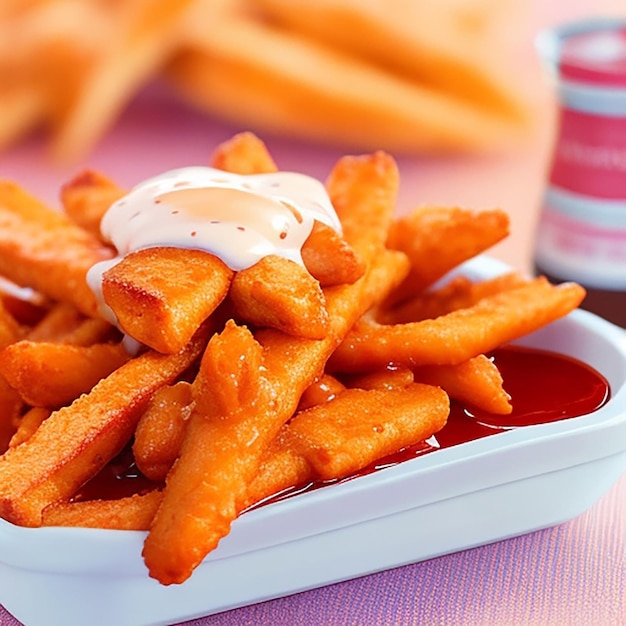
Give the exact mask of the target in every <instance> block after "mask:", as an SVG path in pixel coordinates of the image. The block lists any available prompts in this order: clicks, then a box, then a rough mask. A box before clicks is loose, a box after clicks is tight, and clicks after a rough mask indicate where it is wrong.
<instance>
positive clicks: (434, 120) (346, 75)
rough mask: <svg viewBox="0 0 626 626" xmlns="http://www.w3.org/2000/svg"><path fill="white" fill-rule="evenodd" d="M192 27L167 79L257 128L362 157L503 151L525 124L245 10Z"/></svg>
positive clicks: (204, 104)
mask: <svg viewBox="0 0 626 626" xmlns="http://www.w3.org/2000/svg"><path fill="white" fill-rule="evenodd" d="M205 23H206V20H194V22H193V23H188V24H187V25H186V26H185V28H184V36H185V39H184V40H183V41H182V45H181V48H180V49H179V50H180V51H179V52H178V53H177V54H176V55H174V56H173V57H172V59H171V61H170V62H169V64H168V65H167V66H166V67H165V71H164V74H165V76H166V77H167V78H168V79H169V80H170V82H171V83H172V84H173V85H174V87H175V88H176V89H177V90H178V91H179V92H180V93H181V94H182V95H183V96H184V97H186V98H187V99H188V100H189V101H190V102H191V103H193V104H194V105H196V106H198V107H199V108H202V109H203V110H205V111H208V112H211V113H213V114H216V115H220V116H222V117H223V118H224V119H227V120H230V121H232V122H234V123H237V124H240V125H243V126H245V127H246V128H251V129H254V130H257V131H260V130H263V131H265V132H267V131H269V132H274V133H280V134H285V133H288V134H290V135H291V136H293V137H298V138H301V139H306V140H309V141H314V142H316V143H332V144H335V145H336V144H337V143H341V144H342V145H343V146H344V147H346V146H350V149H353V150H358V151H372V150H375V149H379V148H380V149H385V150H388V151H393V152H394V153H400V152H413V153H414V152H419V151H429V152H439V153H441V152H446V151H464V150H480V149H485V148H491V149H493V148H494V147H496V146H502V145H504V144H510V143H511V141H512V140H516V138H519V136H520V135H521V134H522V132H521V130H522V129H520V128H519V124H511V122H510V120H508V119H503V118H502V117H499V116H496V115H493V112H492V111H486V110H481V109H480V108H479V107H476V106H474V105H473V104H471V103H470V104H468V103H466V102H463V101H461V100H459V99H458V98H456V97H454V96H451V95H450V94H446V93H444V92H442V91H441V90H438V89H435V88H433V87H431V86H428V85H424V84H419V83H417V82H416V81H413V80H410V79H408V78H405V77H403V76H400V75H394V74H392V73H390V72H388V71H386V70H385V69H383V68H379V67H376V66H374V65H373V64H371V63H367V62H366V61H364V60H361V59H358V58H355V57H352V56H350V55H348V54H345V53H343V52H341V51H340V50H337V49H332V48H330V47H328V46H327V45H325V44H324V43H322V42H319V41H315V40H314V39H310V38H306V37H302V36H298V35H297V34H294V33H289V32H287V31H285V30H284V29H279V28H275V27H273V26H272V25H270V24H268V23H267V22H264V21H261V20H258V19H256V18H255V17H254V16H250V17H249V18H248V17H246V16H245V15H242V14H241V13H236V14H234V15H230V16H229V15H226V16H223V17H221V18H220V19H216V20H214V22H213V23H214V28H212V29H210V32H209V31H208V30H207V29H206V28H205V27H204V24H205Z"/></svg>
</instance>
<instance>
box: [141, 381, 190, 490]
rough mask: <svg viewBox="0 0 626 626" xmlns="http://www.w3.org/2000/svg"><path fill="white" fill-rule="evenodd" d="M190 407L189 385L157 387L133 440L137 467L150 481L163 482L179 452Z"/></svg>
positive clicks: (178, 384)
mask: <svg viewBox="0 0 626 626" xmlns="http://www.w3.org/2000/svg"><path fill="white" fill-rule="evenodd" d="M191 408H192V394H191V384H190V383H188V382H186V381H179V382H177V383H176V384H174V385H167V386H165V387H161V389H158V390H157V391H156V392H155V394H154V396H153V397H152V399H151V400H150V403H149V404H148V408H147V409H146V410H145V412H144V413H143V415H142V416H141V419H140V420H139V423H138V424H137V429H136V431H135V437H134V440H133V456H134V458H135V462H136V463H137V467H138V468H139V470H140V471H141V473H142V474H143V475H144V476H146V477H147V478H149V479H150V480H153V481H155V482H162V481H164V480H165V477H166V476H167V473H168V472H169V470H170V468H171V467H172V465H173V464H174V461H175V460H176V458H177V457H178V453H179V452H180V446H181V444H182V441H183V438H184V435H185V429H186V428H187V420H188V419H189V416H190V415H191Z"/></svg>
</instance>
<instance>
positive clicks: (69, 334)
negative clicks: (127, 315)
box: [26, 302, 120, 346]
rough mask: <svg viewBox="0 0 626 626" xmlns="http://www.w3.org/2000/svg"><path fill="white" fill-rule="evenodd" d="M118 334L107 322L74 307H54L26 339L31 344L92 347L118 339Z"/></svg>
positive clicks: (58, 304)
mask: <svg viewBox="0 0 626 626" xmlns="http://www.w3.org/2000/svg"><path fill="white" fill-rule="evenodd" d="M119 338H120V334H119V331H118V330H117V329H116V328H115V327H114V326H112V325H111V324H110V323H109V322H107V321H106V320H103V319H101V318H91V317H85V316H84V315H83V314H82V313H81V312H80V311H79V310H78V309H77V308H76V307H75V306H74V305H72V304H68V303H65V302H59V303H56V304H55V305H53V306H52V307H51V308H50V309H49V310H48V312H47V313H46V314H45V315H44V316H43V318H42V319H41V320H39V322H38V323H37V324H36V325H35V326H34V327H33V328H31V329H30V330H29V331H28V333H27V336H26V339H29V340H30V341H45V342H49V343H67V344H72V345H74V346H89V345H91V344H94V343H106V342H108V341H114V340H115V339H119Z"/></svg>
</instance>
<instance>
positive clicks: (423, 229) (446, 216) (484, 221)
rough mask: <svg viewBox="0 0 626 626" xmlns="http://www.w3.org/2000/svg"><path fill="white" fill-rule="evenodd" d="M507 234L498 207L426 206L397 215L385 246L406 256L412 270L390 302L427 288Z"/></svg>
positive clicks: (505, 223) (505, 217) (507, 227)
mask: <svg viewBox="0 0 626 626" xmlns="http://www.w3.org/2000/svg"><path fill="white" fill-rule="evenodd" d="M508 234H509V217H508V215H507V214H506V213H505V212H504V211H502V210H500V209H492V210H482V211H474V210H470V209H464V208H459V207H438V206H426V207H421V208H418V209H415V210H413V211H412V212H411V213H409V214H408V215H405V216H403V217H399V218H397V219H396V220H394V222H393V224H392V225H391V227H390V229H389V239H388V242H387V245H388V246H389V247H390V248H392V249H394V250H401V251H402V252H404V253H405V254H406V255H407V256H408V257H409V259H410V260H411V272H410V274H409V276H407V278H406V280H405V281H404V283H403V284H402V285H401V286H400V287H399V289H398V291H397V293H395V294H393V295H392V297H391V303H392V304H395V303H396V302H399V301H401V300H405V299H407V298H410V297H411V296H414V295H415V294H417V293H419V292H421V291H422V290H424V289H426V288H427V287H430V286H431V285H433V284H434V283H435V282H436V281H437V280H439V279H440V278H441V277H443V276H444V275H445V274H447V273H448V272H449V271H450V270H451V269H453V268H455V267H457V266H458V265H460V264H461V263H463V262H464V261H467V260H468V259H471V258H473V257H475V256H476V255H478V254H480V253H481V252H484V251H485V250H487V249H488V248H490V247H491V246H493V245H494V244H496V243H497V242H499V241H500V240H502V239H503V238H504V237H506V236H507V235H508Z"/></svg>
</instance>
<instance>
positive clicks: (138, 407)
mask: <svg viewBox="0 0 626 626" xmlns="http://www.w3.org/2000/svg"><path fill="white" fill-rule="evenodd" d="M210 330H211V329H210V327H209V326H208V325H204V326H203V327H202V328H201V329H200V330H199V331H198V333H197V334H196V336H195V337H194V338H193V340H192V341H191V342H190V343H189V344H188V345H187V346H186V347H185V349H184V350H183V351H181V352H179V353H177V354H171V355H163V354H159V353H157V352H154V351H148V352H145V353H144V354H142V355H140V356H138V357H136V358H134V359H131V360H130V361H127V362H126V363H125V364H124V365H122V366H121V367H120V368H119V369H117V370H115V371H114V372H113V373H112V374H110V375H109V376H108V377H107V378H105V379H103V380H101V381H100V382H99V383H98V384H97V385H96V386H95V387H94V388H93V389H92V390H91V391H90V392H89V394H85V395H83V396H80V397H79V398H77V399H76V400H75V401H74V402H73V403H72V404H71V405H69V406H67V407H63V408H61V409H59V410H57V411H55V412H53V413H52V414H51V415H50V417H49V418H48V419H46V420H45V421H44V422H43V423H42V424H41V426H40V427H39V428H38V429H37V431H36V432H35V433H34V434H33V436H32V437H31V438H30V439H29V440H28V441H26V442H24V443H23V444H22V445H20V446H17V447H15V448H11V449H9V450H8V451H7V452H5V454H4V455H3V456H1V457H0V515H1V516H2V517H4V518H5V519H6V520H8V521H10V522H12V523H15V524H18V525H23V526H39V525H40V524H41V514H42V511H43V509H45V508H46V507H47V506H49V505H50V504H52V503H54V502H58V501H60V500H67V499H69V498H70V497H71V496H72V495H73V494H74V493H75V491H76V489H78V488H79V487H80V486H81V485H83V484H84V483H85V482H86V481H87V480H88V479H90V478H91V477H93V476H95V475H96V474H97V473H98V472H99V471H100V470H101V469H102V467H104V466H105V465H106V463H107V462H108V461H110V460H111V459H112V458H113V457H114V456H115V455H116V454H117V453H118V452H119V451H120V450H121V449H122V448H123V447H124V445H126V444H127V443H128V441H129V440H130V438H131V436H132V434H133V432H134V431H135V427H136V425H137V422H138V420H139V418H140V416H141V413H142V412H143V411H144V409H145V407H146V405H147V403H148V402H149V400H150V398H151V397H152V395H153V394H154V392H155V391H156V390H157V389H159V388H160V387H162V386H163V385H166V384H170V383H171V382H173V381H174V380H175V379H176V378H177V377H178V376H179V375H180V374H181V373H182V372H183V371H185V370H186V369H187V368H188V367H189V366H190V365H191V364H192V363H193V362H194V361H195V360H196V359H197V357H198V356H199V355H200V354H201V351H202V349H203V348H204V346H205V344H206V340H207V335H208V333H209V332H210Z"/></svg>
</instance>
